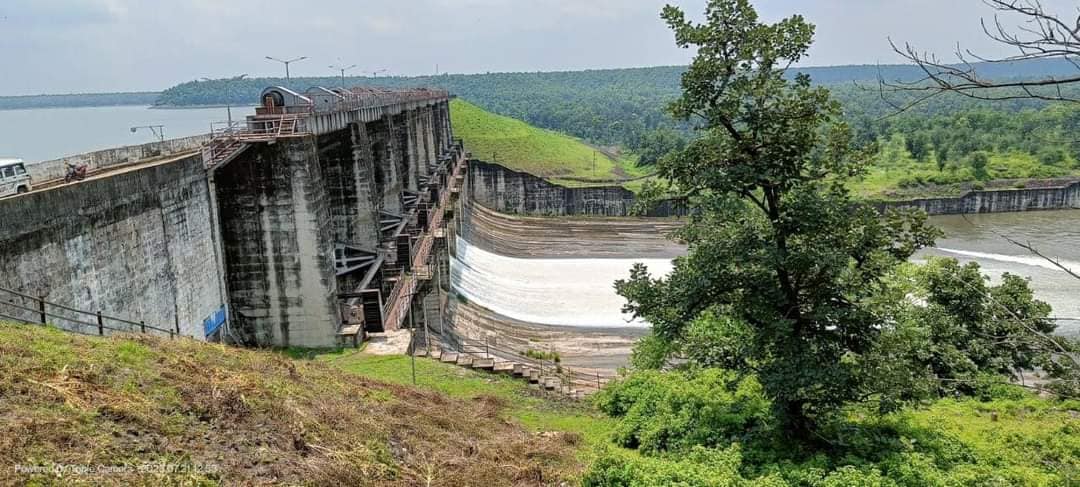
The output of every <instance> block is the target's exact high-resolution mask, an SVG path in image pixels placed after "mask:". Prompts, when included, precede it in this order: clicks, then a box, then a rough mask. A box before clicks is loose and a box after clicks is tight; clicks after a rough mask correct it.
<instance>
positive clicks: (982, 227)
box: [916, 210, 1080, 335]
mask: <svg viewBox="0 0 1080 487" xmlns="http://www.w3.org/2000/svg"><path fill="white" fill-rule="evenodd" d="M930 220H931V222H932V223H933V224H934V225H936V226H937V227H938V228H941V229H942V230H943V231H945V234H946V236H945V238H943V239H941V240H939V241H938V242H937V247H936V248H934V249H930V250H926V251H924V252H922V253H920V255H918V256H916V259H918V258H919V257H922V258H925V257H926V256H927V255H939V256H946V257H955V258H957V259H959V260H960V261H962V262H970V261H974V262H978V263H979V265H980V266H982V268H983V271H984V272H985V273H986V274H988V275H990V276H991V278H992V279H994V280H995V281H997V279H998V278H1000V276H1001V274H1003V273H1006V272H1008V273H1010V274H1017V275H1021V276H1025V277H1029V278H1031V287H1032V288H1033V289H1034V290H1035V294H1036V296H1037V297H1038V298H1039V299H1042V300H1043V301H1046V302H1047V303H1049V304H1050V305H1051V306H1053V307H1054V314H1055V315H1056V316H1057V317H1059V318H1071V319H1069V320H1063V321H1060V322H1059V332H1060V333H1062V334H1066V335H1077V334H1080V320H1077V319H1076V318H1080V280H1078V279H1076V278H1074V277H1072V276H1070V275H1069V274H1068V273H1066V272H1065V271H1063V270H1061V269H1059V268H1057V267H1056V266H1054V265H1053V264H1051V263H1050V262H1047V261H1046V260H1044V259H1042V258H1039V257H1037V256H1035V255H1032V254H1031V253H1030V252H1028V251H1027V250H1025V249H1022V248H1020V247H1017V246H1015V245H1013V244H1011V243H1009V242H1008V241H1006V240H1005V239H1004V238H1002V237H1001V235H1006V236H1008V237H1009V238H1012V239H1013V240H1016V241H1019V242H1024V243H1029V244H1030V245H1031V246H1033V247H1035V248H1037V249H1039V251H1040V252H1042V253H1043V254H1045V255H1047V256H1050V257H1053V258H1054V259H1057V260H1058V261H1059V262H1060V263H1061V264H1063V265H1064V266H1065V267H1068V268H1069V269H1071V270H1073V271H1075V272H1076V273H1077V274H1080V210H1057V211H1032V212H1025V213H996V214H989V215H969V216H958V215H949V216H936V217H932V218H931V219H930Z"/></svg>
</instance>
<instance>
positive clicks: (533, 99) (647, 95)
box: [157, 60, 1080, 197]
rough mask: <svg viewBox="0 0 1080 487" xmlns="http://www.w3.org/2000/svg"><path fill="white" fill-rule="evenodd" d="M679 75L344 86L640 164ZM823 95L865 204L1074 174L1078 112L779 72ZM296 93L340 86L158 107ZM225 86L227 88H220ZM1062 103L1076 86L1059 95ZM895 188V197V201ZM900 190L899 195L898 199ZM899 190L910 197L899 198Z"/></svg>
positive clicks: (675, 138)
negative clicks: (849, 130)
mask: <svg viewBox="0 0 1080 487" xmlns="http://www.w3.org/2000/svg"><path fill="white" fill-rule="evenodd" d="M976 70H978V71H979V72H980V73H981V75H983V76H985V77H987V78H988V79H996V80H1008V79H1020V78H1027V77H1034V76H1062V75H1065V74H1068V73H1070V72H1075V67H1074V66H1073V65H1072V64H1070V63H1068V62H1066V61H1062V60H1057V61H1055V60H1042V61H1027V62H1011V63H983V64H977V65H976ZM685 71H686V67H684V66H661V67H649V68H629V69H604V70H588V71H566V72H547V73H541V72H536V73H487V74H468V75H462V74H446V75H441V76H422V77H388V78H363V77H355V78H347V79H346V80H345V83H346V84H348V85H368V86H372V85H377V86H383V87H388V88H400V87H435V88H443V89H447V90H449V91H450V92H451V93H453V94H455V95H457V96H460V97H462V98H464V99H466V100H468V101H470V102H472V103H474V104H476V105H477V106H479V107H481V108H484V109H486V110H489V111H491V112H494V113H497V114H500V115H505V116H509V117H513V118H516V119H519V120H522V121H525V122H527V123H529V124H531V125H534V126H537V127H541V128H546V129H550V130H556V131H560V132H563V133H566V134H569V135H572V136H575V137H579V138H581V139H584V140H586V141H588V142H591V143H593V144H597V145H610V146H620V147H622V148H625V149H629V150H631V151H633V152H635V153H637V154H638V155H639V156H640V162H641V164H643V165H651V164H655V162H656V161H657V160H658V159H659V158H660V157H662V156H663V155H665V154H667V153H668V152H671V151H672V150H676V149H679V148H680V147H682V146H683V145H684V144H685V143H686V140H687V139H688V138H690V137H691V134H692V132H693V128H694V127H693V125H694V124H695V123H696V122H695V121H694V119H691V120H689V121H685V122H677V121H675V120H674V119H673V118H672V117H670V115H669V113H668V111H667V108H668V106H669V104H670V103H671V102H672V101H673V100H675V99H676V98H677V97H678V95H679V93H680V92H681V88H680V84H679V83H680V78H681V76H682V74H683V73H684V72H685ZM796 73H804V74H807V75H808V76H810V78H811V80H812V81H813V82H814V84H815V85H823V86H826V87H828V88H829V90H830V92H831V93H832V95H833V97H834V99H836V100H837V101H839V102H840V103H841V105H842V106H843V112H844V117H845V119H847V121H848V122H849V123H850V124H851V125H852V126H853V128H854V129H855V133H856V138H857V141H859V142H860V143H862V144H875V143H876V144H877V146H878V147H879V148H880V150H879V152H878V157H877V159H878V160H877V163H876V164H875V165H874V166H873V167H872V170H871V171H869V173H868V174H866V175H865V176H864V177H863V178H862V179H860V180H858V181H856V182H854V183H853V184H854V185H855V187H856V188H857V189H858V190H859V191H860V192H862V193H864V194H867V195H872V196H885V197H905V196H910V195H911V194H925V193H926V192H927V191H929V190H928V189H925V188H924V186H933V187H935V188H937V189H935V190H934V191H942V190H941V188H942V187H943V188H945V189H944V191H947V192H949V191H951V192H954V193H955V192H958V191H960V190H962V189H968V188H970V187H978V185H979V184H980V183H979V181H986V180H991V179H1002V178H1008V179H1025V178H1046V177H1059V176H1070V175H1073V174H1076V172H1077V160H1078V159H1080V157H1078V156H1080V146H1077V144H1075V143H1074V142H1073V141H1072V140H1071V138H1070V136H1069V135H1068V134H1070V133H1073V132H1075V130H1076V129H1077V128H1080V125H1078V124H1080V109H1077V108H1074V107H1072V106H1069V105H1064V106H1055V107H1053V108H1047V107H1048V103H1047V102H1045V101H1040V100H1034V99H1017V100H1006V101H994V102H986V101H982V100H975V99H971V98H968V97H964V96H961V95H956V94H947V95H942V96H936V97H933V98H932V99H930V100H928V101H925V102H922V103H918V104H912V102H913V101H915V100H916V99H917V98H918V97H920V96H922V93H920V92H904V91H895V90H882V89H881V88H880V86H879V79H883V80H886V81H888V82H896V81H904V82H911V81H915V80H918V79H919V78H920V76H921V71H919V69H918V68H917V67H915V66H908V65H883V66H875V65H861V66H832V67H812V68H798V69H794V68H793V69H792V70H789V72H788V73H787V76H786V77H787V78H789V79H792V78H793V77H794V75H795V74H796ZM282 84H287V85H288V86H290V87H292V88H294V89H296V90H301V91H302V90H305V89H307V88H308V87H310V86H316V85H322V86H338V85H340V84H341V79H340V78H336V77H326V78H294V79H293V80H292V81H291V83H286V81H285V80H284V79H274V78H262V79H260V78H255V79H244V80H240V81H231V82H226V81H223V80H217V81H204V82H189V83H184V84H181V85H178V86H175V87H173V88H170V89H168V90H165V91H164V92H163V93H162V94H161V96H160V97H159V98H158V100H157V104H158V105H161V106H193V105H215V104H222V103H225V102H226V101H230V100H229V99H227V98H226V97H225V94H226V92H228V93H230V94H231V101H232V102H235V103H252V101H253V100H255V99H256V98H257V97H258V94H259V92H260V91H261V90H262V89H264V88H265V87H266V86H268V85H282ZM226 88H228V89H226ZM1065 90H1066V92H1067V93H1066V94H1069V93H1072V92H1075V95H1077V97H1080V88H1077V87H1067V88H1065ZM897 190H900V191H899V192H897ZM905 190H906V192H905ZM909 193H910V194H909Z"/></svg>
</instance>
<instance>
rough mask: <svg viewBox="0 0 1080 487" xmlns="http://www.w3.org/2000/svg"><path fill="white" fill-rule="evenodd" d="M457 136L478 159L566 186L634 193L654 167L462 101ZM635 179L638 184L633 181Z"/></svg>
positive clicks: (455, 114) (455, 112)
mask: <svg viewBox="0 0 1080 487" xmlns="http://www.w3.org/2000/svg"><path fill="white" fill-rule="evenodd" d="M450 114H451V118H452V123H453V125H454V134H455V135H456V136H458V137H461V138H462V139H463V140H464V141H465V148H466V149H467V150H469V151H470V152H472V153H473V157H476V158H477V159H480V160H483V161H488V162H495V163H498V164H501V165H503V166H506V167H508V168H510V169H513V170H516V171H522V172H527V173H529V174H533V175H535V176H540V177H543V178H545V179H548V180H549V181H551V182H553V183H557V184H562V185H566V186H583V185H584V186H590V185H602V184H624V185H625V186H627V187H629V188H631V189H634V188H635V187H640V180H634V179H636V178H640V177H643V176H647V175H648V174H649V172H650V169H649V168H643V167H639V166H637V165H636V157H634V156H632V155H619V156H617V157H612V156H610V155H608V154H606V153H605V152H604V151H602V150H600V149H598V148H594V147H592V146H590V145H588V144H586V143H585V142H582V141H581V140H579V139H576V138H573V137H571V136H568V135H565V134H561V133H558V132H554V131H551V130H544V129H541V128H537V127H533V126H531V125H529V124H527V123H525V122H523V121H521V120H516V119H513V118H510V117H505V116H502V115H496V114H494V113H491V112H488V111H486V110H484V109H482V108H480V107H478V106H476V105H473V104H471V103H469V102H467V101H464V100H462V99H460V98H459V99H455V100H453V102H452V103H451V108H450ZM631 180H634V181H631Z"/></svg>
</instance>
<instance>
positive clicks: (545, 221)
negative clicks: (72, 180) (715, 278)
mask: <svg viewBox="0 0 1080 487" xmlns="http://www.w3.org/2000/svg"><path fill="white" fill-rule="evenodd" d="M465 208H466V210H465V211H463V212H462V215H461V221H460V226H459V228H460V229H459V232H460V235H461V237H462V238H464V239H465V240H468V241H469V243H470V244H472V245H474V246H476V247H478V248H481V249H484V250H487V251H489V252H493V253H496V254H501V255H507V256H514V257H527V258H579V259H580V258H590V257H591V258H608V259H612V258H614V259H617V258H633V257H641V256H649V257H651V258H659V257H668V258H674V257H678V256H680V255H685V254H686V247H685V246H684V245H682V244H680V243H678V242H676V241H674V240H673V239H672V238H671V236H672V234H673V233H674V232H675V231H677V230H678V229H679V228H682V226H683V224H684V223H685V220H682V219H677V218H638V217H573V216H562V217H533V216H522V215H508V214H505V213H499V212H497V211H494V210H491V209H490V208H487V207H485V206H484V205H482V204H480V203H476V202H471V203H470V202H468V201H466V202H465Z"/></svg>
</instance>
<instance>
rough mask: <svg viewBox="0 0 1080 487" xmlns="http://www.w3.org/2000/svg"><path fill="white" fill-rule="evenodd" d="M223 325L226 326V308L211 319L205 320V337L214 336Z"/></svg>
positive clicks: (215, 313) (216, 312) (211, 316)
mask: <svg viewBox="0 0 1080 487" xmlns="http://www.w3.org/2000/svg"><path fill="white" fill-rule="evenodd" d="M223 324H225V307H222V308H221V309H219V310H217V311H215V312H214V314H212V315H210V317H209V318H207V319H205V320H203V330H205V331H206V334H205V336H210V335H213V334H214V332H215V331H217V330H218V328H221V325H223Z"/></svg>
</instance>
